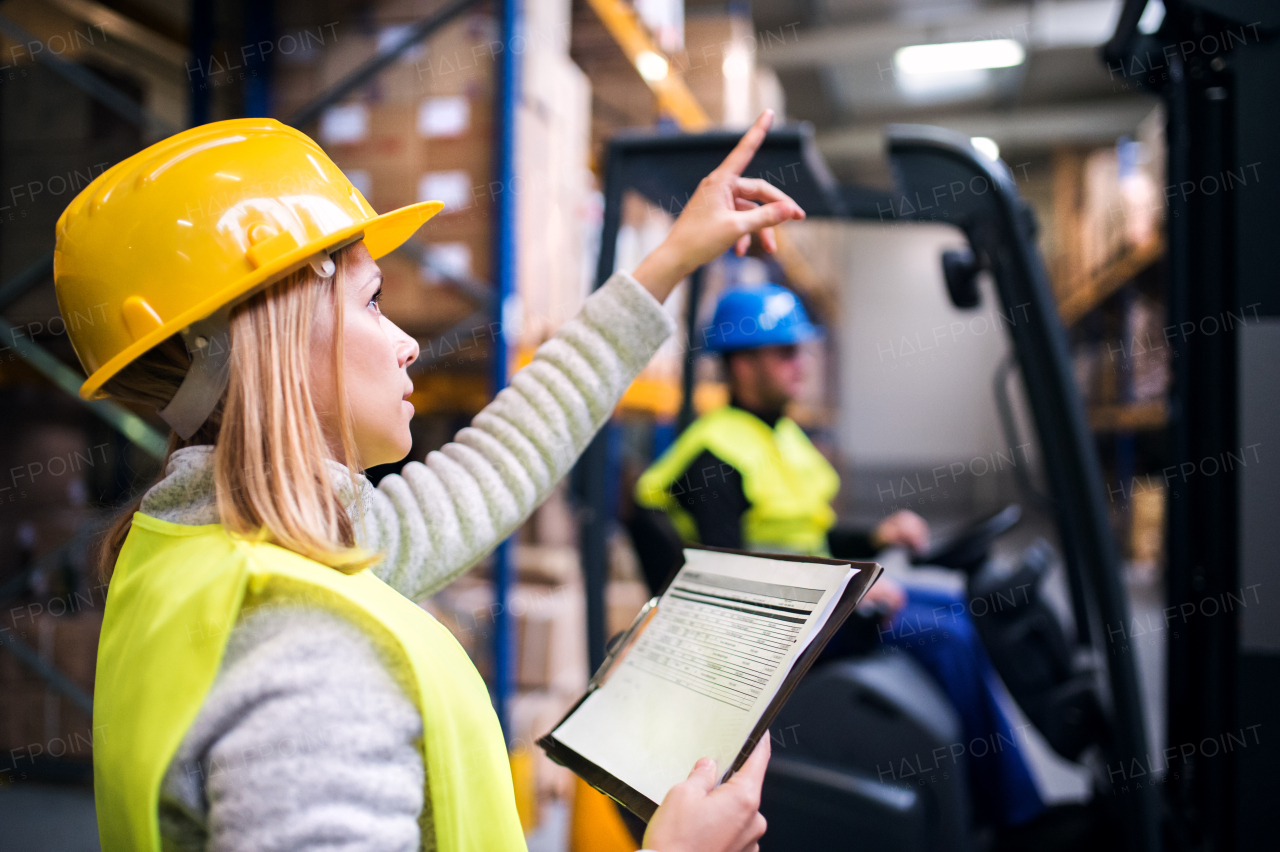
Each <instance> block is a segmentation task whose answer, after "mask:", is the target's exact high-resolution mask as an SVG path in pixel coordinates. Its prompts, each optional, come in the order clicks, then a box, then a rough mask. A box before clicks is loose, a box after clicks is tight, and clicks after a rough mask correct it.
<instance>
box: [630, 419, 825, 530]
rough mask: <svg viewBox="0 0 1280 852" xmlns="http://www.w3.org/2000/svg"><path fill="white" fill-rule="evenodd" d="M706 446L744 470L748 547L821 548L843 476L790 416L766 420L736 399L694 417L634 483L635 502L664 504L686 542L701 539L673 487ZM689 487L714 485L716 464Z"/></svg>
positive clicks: (711, 488) (744, 521)
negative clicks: (773, 422)
mask: <svg viewBox="0 0 1280 852" xmlns="http://www.w3.org/2000/svg"><path fill="white" fill-rule="evenodd" d="M703 450H710V451H711V452H712V453H714V454H715V455H716V456H717V457H718V458H720V459H721V460H722V461H724V462H726V463H727V464H730V465H732V466H733V467H734V468H736V469H737V470H738V472H739V473H740V474H742V489H743V491H744V492H745V493H746V497H747V500H748V501H749V502H750V504H751V505H750V508H748V509H747V511H746V514H744V515H743V517H742V539H743V545H744V547H745V548H746V549H748V550H759V551H774V552H789V553H804V554H823V553H826V552H827V531H828V530H829V529H831V525H832V524H834V523H835V520H836V514H835V512H834V511H833V510H832V508H831V500H832V499H833V498H834V497H835V496H836V491H838V490H839V488H840V475H839V474H837V473H836V471H835V468H833V467H832V466H831V464H830V463H829V462H828V461H827V460H826V459H825V458H823V456H822V453H820V452H818V448H817V447H815V446H814V445H813V442H812V441H810V440H809V436H807V435H805V433H804V431H803V430H802V429H801V428H800V427H799V426H797V425H796V423H795V421H793V420H791V419H790V418H788V417H782V418H780V419H779V420H778V422H777V424H776V425H775V426H774V427H773V428H772V429H770V428H769V425H768V424H767V423H765V422H764V421H763V420H761V419H760V418H759V417H756V416H755V415H754V414H750V413H748V412H746V411H743V410H742V409H740V408H735V407H733V406H728V405H727V406H724V407H723V408H719V409H716V410H715V411H712V412H708V413H707V414H704V415H703V416H702V417H700V418H698V419H697V420H695V421H694V422H693V423H692V424H691V425H690V426H689V428H688V429H686V430H685V431H684V433H683V434H681V435H680V437H679V438H677V439H676V441H675V443H674V444H672V445H671V446H670V447H669V448H668V449H667V451H666V452H665V453H663V454H662V457H661V458H659V459H658V460H657V461H656V462H654V464H653V466H652V467H650V468H649V469H648V470H646V471H645V472H644V475H643V476H641V477H640V480H639V481H638V482H637V483H636V492H635V496H636V502H637V503H638V504H639V505H641V506H645V507H648V508H652V509H662V510H663V511H665V512H666V513H667V514H668V515H669V516H670V517H671V520H672V522H673V523H674V524H675V526H676V530H677V531H679V533H680V535H681V537H682V538H684V540H685V541H697V540H698V528H697V525H696V523H695V522H694V520H693V516H692V515H690V514H689V513H688V512H687V511H686V510H685V509H684V508H683V507H681V505H680V503H679V502H678V501H677V500H676V497H675V496H674V495H673V494H672V487H673V486H674V485H675V483H676V480H678V479H680V478H681V477H682V476H683V475H684V472H685V471H686V470H687V469H688V467H689V465H690V464H692V463H693V460H694V459H695V458H697V457H698V456H699V455H700V454H701V453H702V451H703ZM690 479H691V480H692V487H694V488H704V487H705V488H706V489H707V490H708V491H714V490H715V487H716V482H717V481H718V473H717V472H716V471H706V472H695V473H694V474H693V475H691V476H690Z"/></svg>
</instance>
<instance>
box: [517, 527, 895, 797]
mask: <svg viewBox="0 0 1280 852" xmlns="http://www.w3.org/2000/svg"><path fill="white" fill-rule="evenodd" d="M684 557H685V564H684V567H683V568H681V569H680V570H679V571H678V572H677V573H676V574H675V576H674V577H672V579H671V580H670V581H669V582H668V583H667V588H666V589H665V591H664V592H663V593H662V595H661V596H660V597H657V598H654V599H653V600H652V601H650V602H649V603H648V604H646V605H645V607H644V609H643V610H641V612H640V614H639V615H638V616H637V617H636V620H635V622H634V623H633V624H632V625H631V628H630V629H629V630H628V631H627V632H626V633H625V634H624V635H623V636H622V638H621V639H619V640H618V641H617V642H616V643H615V644H614V646H613V649H612V650H611V651H610V653H609V655H608V657H607V658H606V659H605V661H604V664H603V665H602V666H601V667H600V670H599V671H598V672H596V675H595V677H593V678H592V680H591V683H590V685H589V686H588V688H587V693H586V695H584V696H583V697H582V699H581V700H580V701H579V702H578V703H577V704H576V705H575V706H574V708H573V709H572V710H570V711H569V713H568V714H567V715H566V716H565V717H564V719H562V720H561V721H560V723H559V724H558V725H556V727H555V729H554V730H552V731H551V733H549V734H547V735H546V736H544V737H543V738H542V739H540V740H539V741H538V745H540V746H542V748H543V749H545V750H546V752H547V754H548V756H549V757H551V759H552V760H554V761H556V762H557V763H560V764H562V765H564V766H567V767H569V768H570V769H572V770H573V771H574V772H575V773H577V774H578V775H579V776H581V777H582V778H583V780H585V781H586V782H587V783H588V784H590V785H591V786H593V787H595V788H596V789H597V790H600V791H601V792H602V793H605V794H606V795H608V796H610V797H612V798H614V799H616V800H617V801H619V802H621V803H622V804H623V805H625V806H626V807H627V809H628V810H630V811H632V812H633V813H634V814H636V815H637V816H639V817H640V818H641V819H644V820H648V819H649V818H650V817H651V816H653V812H654V811H655V810H657V807H658V803H659V802H661V801H662V799H663V797H665V796H666V794H667V791H668V790H669V789H671V787H672V786H673V785H675V784H676V783H678V782H680V781H683V780H684V779H685V778H686V777H687V776H688V774H689V771H690V770H691V769H692V768H693V764H694V763H695V762H697V760H698V759H699V758H701V757H712V758H715V760H716V765H717V766H718V767H720V769H721V770H722V778H721V780H725V779H727V778H728V777H729V776H730V775H731V774H732V773H733V772H735V771H737V769H738V768H739V767H740V766H741V765H742V763H743V762H744V761H745V760H746V759H747V757H748V756H749V755H750V754H751V750H752V749H753V748H754V747H755V744H756V742H757V741H758V740H759V739H760V737H761V736H764V735H766V732H767V730H768V727H769V724H770V723H772V721H773V719H774V718H775V717H776V716H777V713H778V711H779V710H780V709H781V708H782V705H783V704H784V703H785V702H786V699H787V697H788V696H789V695H790V693H791V691H792V690H793V689H794V688H795V686H796V684H797V683H798V682H799V680H800V678H801V677H803V676H804V673H805V672H806V671H807V670H808V668H809V666H811V665H812V664H813V661H814V660H815V659H816V658H817V656H818V654H819V653H820V652H821V650H822V647H823V646H824V645H825V644H826V642H827V640H828V639H829V638H830V637H831V635H832V634H833V633H834V632H835V630H836V629H837V628H838V627H839V626H840V625H841V624H842V623H843V622H844V620H845V619H846V618H847V617H848V616H849V614H850V613H851V612H853V608H854V607H855V606H856V605H857V603H858V601H859V600H861V599H862V596H863V595H865V594H866V592H867V589H869V588H870V587H871V584H872V583H874V582H875V581H876V579H877V578H878V577H879V576H880V573H881V571H882V569H881V567H880V566H879V565H876V564H874V563H870V562H848V561H840V560H833V559H820V558H816V557H801V556H789V555H787V556H783V555H769V554H757V553H746V552H742V551H731V550H725V549H722V548H711V547H702V546H689V547H686V549H685V551H684Z"/></svg>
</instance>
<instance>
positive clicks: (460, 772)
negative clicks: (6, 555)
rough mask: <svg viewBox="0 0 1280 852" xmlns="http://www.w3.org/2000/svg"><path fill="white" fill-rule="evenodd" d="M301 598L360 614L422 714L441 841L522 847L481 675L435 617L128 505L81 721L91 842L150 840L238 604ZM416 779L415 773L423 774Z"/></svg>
mask: <svg viewBox="0 0 1280 852" xmlns="http://www.w3.org/2000/svg"><path fill="white" fill-rule="evenodd" d="M282 599H283V600H298V601H305V602H307V603H309V604H310V605H314V606H320V607H324V608H326V609H329V610H330V611H333V612H335V613H338V614H340V615H342V616H344V617H346V618H347V619H348V620H350V621H353V622H354V623H356V624H357V625H359V626H360V627H361V628H362V629H363V630H364V631H365V632H366V634H367V635H369V636H370V637H371V638H372V639H373V640H374V642H375V643H376V644H377V645H378V646H379V649H380V650H381V651H382V652H383V653H382V657H383V659H385V660H387V661H388V664H389V665H390V666H391V668H392V675H393V676H394V677H395V678H396V679H397V681H398V682H399V683H401V684H402V685H403V686H405V688H406V689H407V690H408V693H409V695H410V697H412V698H413V700H414V703H415V704H416V705H417V707H418V710H419V712H421V714H422V721H423V737H422V756H423V765H424V767H425V768H426V778H429V779H430V783H429V784H427V786H426V793H427V795H429V796H430V797H431V813H432V817H433V820H434V825H435V837H436V843H437V846H438V848H439V849H440V850H442V852H508V850H524V849H525V843H524V835H523V833H522V832H521V829H520V820H519V817H518V816H517V813H516V804H515V794H514V791H513V788H512V783H511V769H510V765H509V763H508V759H507V751H506V746H505V744H504V742H503V738H502V731H501V729H500V727H499V725H498V719H497V716H496V714H495V713H494V712H493V708H492V706H491V704H490V702H489V694H488V692H487V691H486V690H485V685H484V681H483V680H481V678H480V675H479V673H478V672H477V671H476V669H475V667H474V666H473V665H472V664H471V661H470V660H469V659H468V658H467V655H466V653H465V652H464V651H463V650H462V647H461V646H460V645H459V644H458V643H457V641H455V640H454V638H453V636H452V635H451V634H450V633H449V631H448V630H446V629H445V627H444V626H443V625H441V624H440V623H439V622H437V621H436V620H435V619H434V618H432V617H431V616H430V615H428V614H427V613H426V612H424V611H423V610H422V609H421V608H420V607H418V606H417V605H416V604H414V603H413V602H412V601H410V600H409V599H408V598H405V597H404V596H402V595H401V594H399V593H398V592H396V591H395V590H393V589H392V588H391V587H390V586H388V585H386V584H385V583H384V582H382V581H381V580H379V579H378V578H377V577H375V576H374V575H373V574H372V573H371V572H370V571H367V570H366V571H361V572H359V573H357V574H352V575H345V574H342V573H340V572H338V571H335V570H333V569H332V568H328V567H326V566H324V565H321V564H320V563H318V562H315V561H313V560H310V559H307V558H305V557H303V556H299V555H298V554H296V553H293V552H291V551H288V550H285V549H283V548H281V547H277V546H276V545H273V544H268V543H265V542H256V541H246V540H244V539H241V538H233V537H232V536H230V535H229V534H228V533H227V532H226V531H225V530H224V529H223V528H222V526H221V525H220V524H209V525H205V526H183V525H179V524H172V523H168V522H166V521H161V520H157V519H155V518H152V517H149V516H147V515H143V514H140V513H139V514H135V515H134V516H133V529H132V530H131V531H130V533H129V536H128V538H127V539H126V540H125V544H124V547H123V549H122V550H121V552H120V558H119V560H118V561H117V563H116V568H115V574H114V576H113V577H112V578H111V585H110V587H109V589H108V592H107V604H106V613H105V617H104V620H103V625H102V637H101V640H100V642H99V646H98V667H97V681H96V683H95V687H94V692H95V695H94V707H93V724H94V726H95V730H96V731H98V732H100V736H99V739H98V740H97V741H96V742H95V748H94V797H95V799H96V803H97V811H98V831H99V834H100V836H101V841H102V848H103V849H104V850H108V851H109V852H116V851H117V850H129V852H137V851H138V850H154V851H155V852H158V851H159V849H160V830H159V823H158V819H157V813H156V810H157V805H158V801H159V794H160V784H161V780H162V779H163V777H164V773H165V771H166V769H167V767H168V765H169V763H170V761H171V760H172V758H173V755H174V753H175V752H176V751H177V749H178V746H179V744H180V743H181V741H182V738H183V736H184V735H185V733H186V731H187V729H188V728H189V727H190V725H191V723H192V722H193V721H194V720H195V717H196V714H197V713H198V712H199V710H200V706H201V704H202V703H203V701H204V698H205V695H206V694H207V693H208V691H209V688H210V687H211V686H212V684H213V680H214V676H215V675H216V674H217V672H218V667H219V665H220V664H221V661H222V654H223V651H224V649H225V647H226V643H227V638H228V635H229V634H230V631H231V628H232V627H233V626H234V625H235V622H236V619H237V617H238V615H239V613H240V610H241V608H242V607H246V606H250V605H252V604H253V603H255V602H256V601H259V600H261V601H267V600H270V601H271V602H272V603H274V602H276V601H279V600H282ZM425 780H426V779H424V783H425Z"/></svg>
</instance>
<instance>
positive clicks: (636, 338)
mask: <svg viewBox="0 0 1280 852" xmlns="http://www.w3.org/2000/svg"><path fill="white" fill-rule="evenodd" d="M673 330H674V323H673V322H672V320H671V318H670V317H669V316H668V315H667V314H666V313H665V312H664V311H663V310H662V307H661V306H660V305H659V304H658V303H657V302H656V301H655V300H654V299H653V297H652V296H650V295H649V293H648V292H647V291H645V290H644V289H643V288H642V287H641V286H640V285H639V284H637V283H636V282H635V280H634V279H632V278H631V277H630V276H629V275H627V274H625V273H619V274H617V275H615V276H613V278H611V279H610V280H609V282H608V283H607V284H606V285H605V286H604V287H603V288H601V289H600V290H599V291H598V292H597V293H595V294H594V295H593V296H591V297H590V298H589V299H587V301H586V303H585V304H584V305H583V307H582V310H581V311H580V312H579V314H578V315H577V317H575V318H574V319H573V320H571V321H570V322H568V323H566V324H565V326H564V327H563V328H562V329H561V330H560V332H559V333H558V334H557V335H556V336H555V337H554V338H552V339H551V340H550V341H548V342H547V343H545V344H543V345H542V346H541V347H540V348H539V350H538V352H537V355H536V357H535V358H534V360H533V362H532V363H531V364H529V365H528V366H527V367H525V368H524V369H523V370H521V371H520V372H518V373H516V375H515V376H514V377H513V379H512V382H511V387H509V388H507V389H506V390H504V391H502V392H501V393H500V394H498V396H497V398H496V399H495V400H494V401H493V402H492V403H491V404H490V405H489V406H488V407H486V408H485V409H484V410H483V411H482V412H480V413H479V414H478V415H476V417H475V419H474V420H473V421H472V424H471V426H470V427H468V428H466V429H463V430H462V431H461V432H459V433H458V435H457V437H456V439H455V442H454V443H451V444H448V445H447V446H445V447H444V448H443V449H442V450H440V451H439V452H433V453H431V454H430V455H428V457H427V460H426V463H425V464H422V463H418V462H410V463H408V464H407V465H405V467H404V469H403V471H402V473H401V474H400V475H399V476H388V477H386V478H385V479H383V480H382V482H380V483H379V485H378V487H377V488H376V489H375V488H373V487H372V486H370V484H369V482H368V481H367V480H366V479H364V478H363V477H359V478H358V479H357V487H358V488H359V489H360V492H361V494H360V498H361V499H360V500H358V501H357V500H356V499H355V496H356V495H355V493H354V492H353V490H352V488H351V486H350V479H349V474H348V473H347V471H346V469H345V468H340V469H338V470H335V473H336V474H338V475H337V476H335V480H336V481H338V482H339V483H342V484H340V486H339V489H340V493H341V496H342V499H343V502H344V504H345V505H347V506H348V507H349V511H351V512H352V514H353V517H354V516H355V515H356V513H357V511H358V508H357V507H359V506H362V507H364V514H363V516H362V517H356V521H357V523H356V527H357V531H358V532H357V536H358V537H359V538H360V541H361V543H362V544H364V545H365V546H367V547H370V548H372V549H375V550H378V551H380V552H382V553H383V554H385V557H384V559H383V561H382V562H381V563H380V564H379V565H377V566H376V567H375V568H374V569H373V570H374V571H375V573H377V574H378V576H379V577H381V578H382V579H384V580H385V581H387V582H388V583H389V584H390V585H391V586H393V587H394V588H395V589H397V590H398V591H400V592H401V593H402V594H404V595H406V596H408V597H410V598H413V599H415V600H420V599H422V598H424V597H426V596H427V595H430V594H431V593H433V592H435V591H437V590H438V589H440V588H442V587H443V586H445V585H447V584H448V583H449V582H451V581H452V580H454V579H455V578H456V577H458V575H460V574H461V573H462V572H464V571H465V570H466V569H467V568H468V567H470V566H471V565H473V564H474V563H475V562H476V560H478V559H479V558H480V557H481V556H483V555H484V554H485V553H487V552H488V551H489V550H490V549H491V548H492V547H493V546H494V545H495V544H496V543H497V542H499V541H501V540H502V539H503V538H504V537H506V536H507V535H508V534H510V533H511V532H512V531H514V530H515V528H516V527H517V526H518V525H519V524H520V523H521V522H522V521H523V520H524V519H525V518H526V517H527V516H528V514H529V512H531V511H532V510H533V509H534V507H536V506H537V505H538V503H539V502H541V501H542V499H543V498H545V497H546V496H547V494H548V493H549V491H550V490H551V488H552V486H553V485H555V483H556V482H557V481H558V480H559V479H560V478H561V477H562V476H563V475H564V474H565V473H566V472H567V471H568V469H569V467H570V466H571V465H572V464H573V462H574V460H575V459H576V458H577V457H578V455H579V454H580V453H581V452H582V450H583V449H584V448H585V447H586V444H587V442H588V441H589V440H590V438H591V436H592V435H593V434H594V433H595V431H596V430H597V429H598V428H599V427H600V425H601V424H602V423H603V422H604V420H605V419H606V418H607V417H608V416H609V413H610V412H611V411H612V409H613V407H614V406H615V405H616V404H617V401H618V398H619V397H620V396H621V395H622V392H623V390H625V389H626V387H627V385H628V384H629V383H630V382H631V380H632V379H633V378H634V377H635V375H636V374H637V373H638V372H639V371H640V369H641V368H642V367H644V365H645V364H646V363H647V362H648V360H649V358H650V357H651V356H652V355H653V353H654V351H656V350H657V348H658V346H659V345H661V343H662V342H663V341H664V340H665V339H666V338H667V337H668V336H669V335H670V334H671V332H672V331H673ZM141 511H142V512H143V513H145V514H147V515H151V516H153V517H157V518H160V519H162V520H167V521H171V522H174V523H181V524H208V523H217V522H218V513H217V506H216V503H215V501H214V493H213V478H212V448H211V447H191V448H188V449H184V450H179V451H178V452H176V453H174V454H173V456H172V457H171V459H170V462H169V466H168V468H167V469H166V471H165V478H164V479H162V480H161V481H160V482H159V483H158V484H157V485H155V486H154V487H153V488H152V489H151V490H150V491H148V492H147V494H146V496H145V497H144V498H143V502H142V507H141ZM421 736H422V719H421V717H420V715H419V713H418V711H417V709H416V706H415V705H414V703H413V702H412V701H411V700H410V699H409V697H408V696H407V695H406V694H405V693H404V692H403V691H402V689H401V688H400V687H399V686H398V685H397V683H396V682H395V681H394V680H393V679H392V677H391V674H390V673H389V671H388V669H387V667H386V666H385V665H384V664H383V661H382V660H380V659H379V657H378V651H377V650H376V649H375V646H374V644H373V643H372V642H371V641H369V640H368V639H366V638H365V636H364V635H363V634H362V633H361V632H360V631H359V630H358V629H357V628H356V627H355V626H353V625H351V624H349V623H347V622H345V621H344V620H343V619H341V618H340V617H338V616H336V615H333V614H331V613H329V612H326V611H321V610H317V609H312V608H307V607H306V606H305V605H301V604H298V603H292V602H283V601H263V602H260V603H259V605H258V606H257V607H256V608H254V609H252V610H246V611H244V612H242V613H241V616H240V619H239V621H238V622H237V624H236V626H235V627H234V628H233V630H232V631H231V634H230V637H229V640H228V643H227V650H226V654H225V655H224V657H223V660H222V663H221V667H220V669H219V672H218V675H217V678H216V680H215V682H214V685H213V687H212V689H211V690H210V692H209V694H208V695H207V696H206V697H205V701H204V704H203V705H202V706H201V709H200V712H199V714H198V715H197V717H196V719H195V721H194V722H193V723H192V725H191V727H190V728H189V729H188V731H187V733H186V735H185V737H184V739H183V741H182V744H181V745H180V747H179V749H178V752H177V754H175V755H174V757H173V760H172V762H171V763H170V765H169V769H168V772H167V774H166V776H165V778H164V781H163V784H162V788H161V801H160V822H161V835H162V842H163V846H164V848H165V849H166V850H181V852H188V850H202V852H204V851H205V850H207V852H248V850H255V852H268V850H272V852H285V850H303V849H308V850H310V849H316V848H321V847H323V848H325V849H329V850H338V852H393V850H394V852H414V850H418V849H434V848H435V843H434V837H433V834H432V831H431V814H430V799H429V797H428V798H424V786H425V785H424V783H423V782H424V778H423V775H424V768H423V764H422V756H421V753H420V751H419V741H420V738H421ZM426 781H427V784H429V783H430V779H426Z"/></svg>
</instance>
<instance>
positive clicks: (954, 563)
mask: <svg viewBox="0 0 1280 852" xmlns="http://www.w3.org/2000/svg"><path fill="white" fill-rule="evenodd" d="M1021 518H1022V507H1021V506H1019V505H1018V504H1017V503H1010V504H1009V505H1008V506H1005V507H1004V508H1003V509H1001V510H1000V511H999V512H996V513H995V514H994V515H991V516H989V517H986V518H983V519H982V520H980V521H975V522H974V523H972V524H970V525H969V526H967V527H965V528H964V529H963V530H961V531H960V533H958V534H957V535H955V536H953V537H952V538H951V539H950V540H949V541H946V542H943V543H942V544H939V545H938V546H937V547H934V548H933V549H931V550H929V551H928V552H927V553H922V554H920V555H919V556H915V557H912V559H911V564H912V565H936V566H939V567H942V568H954V569H956V570H959V571H966V572H968V573H970V574H972V573H973V572H974V571H977V570H978V569H979V568H981V567H982V564H983V563H984V562H986V559H987V551H988V550H989V549H990V548H991V544H992V542H994V541H995V540H996V539H997V538H999V537H1000V536H1002V535H1004V534H1005V533H1006V532H1008V531H1009V530H1010V529H1012V528H1013V527H1014V525H1016V524H1017V523H1018V521H1019V520H1021Z"/></svg>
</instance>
